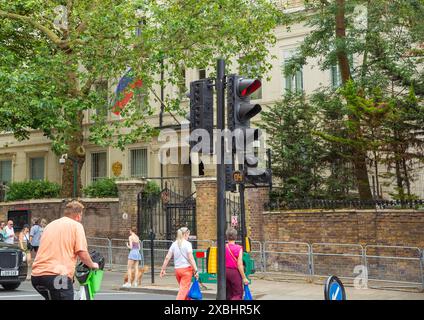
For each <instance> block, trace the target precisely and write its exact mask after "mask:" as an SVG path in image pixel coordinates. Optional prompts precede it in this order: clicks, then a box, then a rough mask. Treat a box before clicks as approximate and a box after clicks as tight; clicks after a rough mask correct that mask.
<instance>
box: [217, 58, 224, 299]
mask: <svg viewBox="0 0 424 320" xmlns="http://www.w3.org/2000/svg"><path fill="white" fill-rule="evenodd" d="M224 82H225V61H224V59H218V61H217V72H216V102H217V108H218V110H217V127H218V131H220V132H223V130H224V129H225V109H224V90H225V88H224ZM217 142H218V140H217ZM219 142H220V158H219V159H217V160H218V163H217V165H216V172H217V197H216V201H217V205H216V208H217V214H216V219H217V245H218V248H217V249H218V276H217V282H218V290H217V295H216V299H217V300H225V299H226V283H225V281H226V280H225V277H226V274H225V273H226V272H225V224H226V223H225V220H226V219H225V165H224V137H223V134H220V141H219ZM218 145H219V144H218Z"/></svg>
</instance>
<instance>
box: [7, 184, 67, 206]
mask: <svg viewBox="0 0 424 320" xmlns="http://www.w3.org/2000/svg"><path fill="white" fill-rule="evenodd" d="M60 188H61V187H60V185H59V184H57V183H53V182H49V181H40V180H30V181H25V182H14V183H11V184H10V185H9V190H8V191H7V194H6V200H7V201H16V200H27V199H44V198H58V197H59V194H60Z"/></svg>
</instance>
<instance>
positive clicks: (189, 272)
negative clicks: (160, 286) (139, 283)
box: [160, 227, 199, 300]
mask: <svg viewBox="0 0 424 320" xmlns="http://www.w3.org/2000/svg"><path fill="white" fill-rule="evenodd" d="M189 236H190V230H189V229H188V228H186V227H182V228H180V229H178V231H177V239H176V240H175V241H174V242H173V243H172V245H171V247H170V248H169V251H168V254H167V255H166V257H165V260H164V262H163V265H162V269H161V271H160V277H161V278H162V277H163V276H164V275H165V274H166V272H165V270H166V267H167V265H168V263H169V261H170V260H171V258H172V257H174V268H175V277H176V279H177V282H178V284H179V286H180V289H179V291H178V295H177V300H187V294H188V292H189V290H190V284H191V278H192V277H193V275H194V276H195V277H196V279H199V273H198V272H197V266H196V262H195V261H194V257H193V248H192V246H191V243H190V242H189V241H188V238H189Z"/></svg>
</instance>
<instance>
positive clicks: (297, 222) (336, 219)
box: [255, 210, 424, 248]
mask: <svg viewBox="0 0 424 320" xmlns="http://www.w3.org/2000/svg"><path fill="white" fill-rule="evenodd" d="M262 218H263V228H262V230H263V231H262V234H263V235H264V240H265V241H296V242H308V243H318V242H330V243H352V244H356V243H359V244H363V245H365V244H382V245H399V246H416V247H420V248H424V211H415V210H381V211H375V210H360V211H359V210H358V211H356V210H338V211H334V212H333V211H331V212H330V211H325V212H324V211H315V212H314V211H296V212H295V211H282V212H264V213H263V214H262ZM255 240H256V239H255Z"/></svg>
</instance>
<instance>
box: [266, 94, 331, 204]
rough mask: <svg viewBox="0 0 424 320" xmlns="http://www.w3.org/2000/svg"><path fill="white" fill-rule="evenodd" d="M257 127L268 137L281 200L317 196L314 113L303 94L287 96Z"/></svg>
mask: <svg viewBox="0 0 424 320" xmlns="http://www.w3.org/2000/svg"><path fill="white" fill-rule="evenodd" d="M262 120H263V124H261V126H262V127H263V129H265V131H266V132H267V134H268V135H269V136H270V139H269V144H270V147H271V148H272V150H273V152H272V156H273V159H272V164H273V168H272V170H273V171H272V172H273V176H274V177H276V178H279V179H280V180H281V184H282V188H281V190H280V191H279V192H280V195H281V196H282V197H283V198H284V199H299V198H306V197H309V196H311V195H315V196H318V194H319V193H320V185H321V182H322V177H321V168H320V164H321V159H322V153H323V150H322V145H321V144H320V142H319V139H318V138H317V137H315V136H314V134H313V131H314V130H316V129H317V109H315V108H314V107H313V106H312V105H310V104H309V103H308V102H306V100H305V97H304V96H303V94H300V93H293V94H292V93H287V94H286V95H285V96H284V98H283V99H282V100H281V101H279V102H277V103H276V104H275V105H273V106H270V107H269V109H268V110H267V111H264V112H263V113H262Z"/></svg>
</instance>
